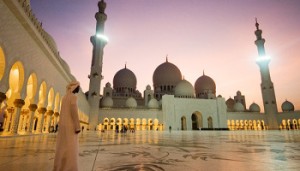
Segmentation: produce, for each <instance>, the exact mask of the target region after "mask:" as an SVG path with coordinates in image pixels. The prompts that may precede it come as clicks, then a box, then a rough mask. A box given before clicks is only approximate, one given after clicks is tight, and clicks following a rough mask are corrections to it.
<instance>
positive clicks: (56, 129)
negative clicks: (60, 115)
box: [55, 124, 58, 132]
mask: <svg viewBox="0 0 300 171" xmlns="http://www.w3.org/2000/svg"><path fill="white" fill-rule="evenodd" d="M57 131H58V124H56V125H55V132H57Z"/></svg>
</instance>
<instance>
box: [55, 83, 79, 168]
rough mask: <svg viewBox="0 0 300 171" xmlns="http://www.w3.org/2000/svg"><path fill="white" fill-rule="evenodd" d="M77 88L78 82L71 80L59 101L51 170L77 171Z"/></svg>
mask: <svg viewBox="0 0 300 171" xmlns="http://www.w3.org/2000/svg"><path fill="white" fill-rule="evenodd" d="M79 89H80V85H79V82H77V81H73V82H71V83H70V84H69V85H68V86H67V92H66V95H65V96H64V97H63V99H62V102H61V111H60V120H59V132H58V134H57V140H56V151H55V158H54V167H53V171H66V170H70V171H78V145H79V143H78V133H80V122H79V117H78V107H77V97H76V95H75V93H78V92H79Z"/></svg>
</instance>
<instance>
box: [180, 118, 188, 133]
mask: <svg viewBox="0 0 300 171" xmlns="http://www.w3.org/2000/svg"><path fill="white" fill-rule="evenodd" d="M181 130H187V127H186V117H185V116H182V117H181Z"/></svg>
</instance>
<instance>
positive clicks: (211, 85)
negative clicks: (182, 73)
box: [195, 73, 216, 97]
mask: <svg viewBox="0 0 300 171" xmlns="http://www.w3.org/2000/svg"><path fill="white" fill-rule="evenodd" d="M209 90H211V92H212V93H213V94H216V84H215V81H214V80H213V79H212V78H210V77H209V76H206V75H204V73H203V75H202V76H201V77H199V78H198V79H197V80H196V82H195V91H196V94H197V97H198V94H201V93H204V92H209Z"/></svg>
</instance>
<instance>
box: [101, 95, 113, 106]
mask: <svg viewBox="0 0 300 171" xmlns="http://www.w3.org/2000/svg"><path fill="white" fill-rule="evenodd" d="M113 105H114V101H113V99H112V98H111V97H110V96H107V97H104V98H103V99H102V100H101V106H102V107H108V108H110V107H113Z"/></svg>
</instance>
